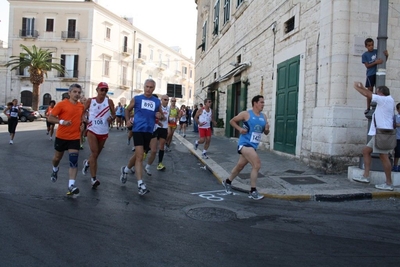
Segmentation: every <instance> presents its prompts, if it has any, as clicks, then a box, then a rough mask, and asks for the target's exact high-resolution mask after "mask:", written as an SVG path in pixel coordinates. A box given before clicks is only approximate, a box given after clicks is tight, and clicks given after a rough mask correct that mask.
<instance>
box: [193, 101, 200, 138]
mask: <svg viewBox="0 0 400 267" xmlns="http://www.w3.org/2000/svg"><path fill="white" fill-rule="evenodd" d="M198 110H199V109H198V108H197V105H194V109H193V112H192V118H193V132H195V133H198V132H199V129H198V125H197V122H196V120H195V119H194V116H196V113H197V111H198Z"/></svg>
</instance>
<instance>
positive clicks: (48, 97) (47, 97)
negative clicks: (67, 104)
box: [43, 94, 51, 105]
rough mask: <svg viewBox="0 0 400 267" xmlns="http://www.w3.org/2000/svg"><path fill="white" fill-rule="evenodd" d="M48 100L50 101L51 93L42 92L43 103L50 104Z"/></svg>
mask: <svg viewBox="0 0 400 267" xmlns="http://www.w3.org/2000/svg"><path fill="white" fill-rule="evenodd" d="M50 101H51V95H50V94H44V95H43V105H50Z"/></svg>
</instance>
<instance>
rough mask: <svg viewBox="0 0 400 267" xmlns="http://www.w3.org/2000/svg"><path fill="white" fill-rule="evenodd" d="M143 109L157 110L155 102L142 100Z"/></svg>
mask: <svg viewBox="0 0 400 267" xmlns="http://www.w3.org/2000/svg"><path fill="white" fill-rule="evenodd" d="M142 109H147V110H150V111H154V110H155V109H156V103H154V101H151V100H145V99H143V100H142Z"/></svg>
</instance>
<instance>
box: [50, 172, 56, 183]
mask: <svg viewBox="0 0 400 267" xmlns="http://www.w3.org/2000/svg"><path fill="white" fill-rule="evenodd" d="M57 173H58V171H56V172H55V171H53V172H52V173H51V177H50V179H51V181H52V182H53V183H55V182H56V181H57Z"/></svg>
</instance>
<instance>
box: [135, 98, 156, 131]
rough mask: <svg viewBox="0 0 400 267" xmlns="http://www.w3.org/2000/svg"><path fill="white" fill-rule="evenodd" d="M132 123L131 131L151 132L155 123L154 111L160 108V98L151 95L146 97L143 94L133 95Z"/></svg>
mask: <svg viewBox="0 0 400 267" xmlns="http://www.w3.org/2000/svg"><path fill="white" fill-rule="evenodd" d="M134 99H135V105H134V106H133V110H134V123H133V128H132V131H133V132H145V133H153V129H154V124H155V123H156V112H158V111H159V109H160V105H161V102H160V99H158V98H157V97H154V96H151V97H150V98H147V97H146V96H144V95H137V96H135V97H134Z"/></svg>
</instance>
